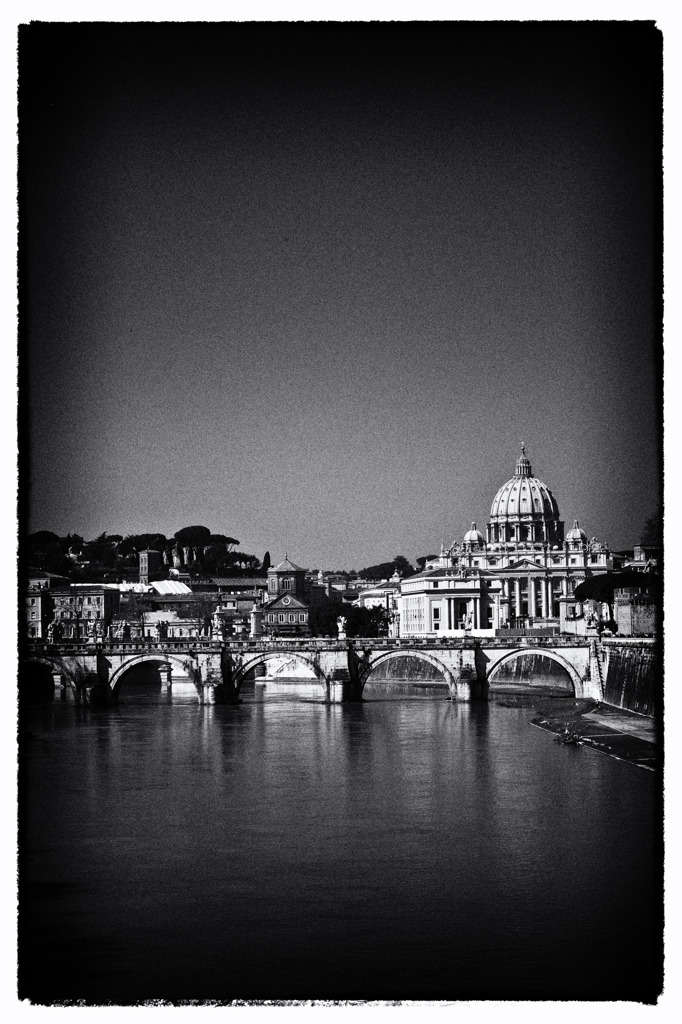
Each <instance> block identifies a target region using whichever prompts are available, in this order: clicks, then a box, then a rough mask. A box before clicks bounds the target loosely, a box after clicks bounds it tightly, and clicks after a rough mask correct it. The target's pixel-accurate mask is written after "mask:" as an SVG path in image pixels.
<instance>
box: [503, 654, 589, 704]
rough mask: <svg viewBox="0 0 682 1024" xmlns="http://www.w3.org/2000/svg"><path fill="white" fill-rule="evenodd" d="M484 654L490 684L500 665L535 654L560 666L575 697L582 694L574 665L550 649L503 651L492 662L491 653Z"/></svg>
mask: <svg viewBox="0 0 682 1024" xmlns="http://www.w3.org/2000/svg"><path fill="white" fill-rule="evenodd" d="M486 653H487V654H488V657H489V658H490V661H489V662H488V665H487V673H486V674H487V677H488V683H490V682H491V680H492V676H493V675H494V673H495V672H496V671H497V670H498V669H499V668H501V666H502V665H508V664H509V662H511V661H516V660H517V659H518V658H523V657H525V656H526V655H528V654H535V655H539V656H540V657H543V658H547V659H548V660H549V661H554V662H556V664H557V665H560V666H561V668H563V669H564V671H565V672H566V673H567V674H568V677H569V678H570V680H571V683H572V684H573V691H574V693H575V696H576V697H579V696H580V695H581V694H582V690H583V680H582V677H581V675H580V673H579V672H578V670H577V669H576V667H575V665H573V664H572V663H571V662H570V661H568V659H567V658H565V657H563V655H561V654H557V652H556V651H554V650H552V649H551V648H547V647H523V648H520V649H519V650H516V651H505V652H504V653H503V654H501V655H500V656H499V657H497V658H495V659H494V660H493V658H494V655H493V652H486Z"/></svg>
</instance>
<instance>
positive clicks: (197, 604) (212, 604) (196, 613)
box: [191, 591, 220, 633]
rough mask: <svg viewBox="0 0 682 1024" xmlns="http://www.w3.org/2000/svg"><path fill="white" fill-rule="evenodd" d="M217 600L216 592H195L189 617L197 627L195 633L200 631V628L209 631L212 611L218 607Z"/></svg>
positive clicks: (218, 598)
mask: <svg viewBox="0 0 682 1024" xmlns="http://www.w3.org/2000/svg"><path fill="white" fill-rule="evenodd" d="M219 600H220V597H219V595H218V594H207V593H205V592H201V591H198V592H195V594H194V600H193V602H192V612H191V618H192V621H193V622H194V625H195V626H196V628H197V633H201V631H202V630H206V629H207V630H209V631H210V629H211V618H212V616H213V612H214V611H215V610H216V608H217V607H218V603H219Z"/></svg>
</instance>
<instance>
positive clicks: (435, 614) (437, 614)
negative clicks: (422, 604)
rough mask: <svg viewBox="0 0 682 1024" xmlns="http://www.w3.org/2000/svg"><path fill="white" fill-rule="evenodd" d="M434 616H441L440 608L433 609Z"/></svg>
mask: <svg viewBox="0 0 682 1024" xmlns="http://www.w3.org/2000/svg"><path fill="white" fill-rule="evenodd" d="M433 617H434V619H439V618H440V608H434V609H433Z"/></svg>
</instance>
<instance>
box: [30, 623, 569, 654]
mask: <svg viewBox="0 0 682 1024" xmlns="http://www.w3.org/2000/svg"><path fill="white" fill-rule="evenodd" d="M587 643H588V640H587V639H586V638H585V637H580V636H574V635H569V634H564V635H556V634H553V633H548V632H545V631H540V630H539V629H538V630H534V631H532V632H531V631H528V630H525V631H524V630H512V629H505V630H499V631H497V635H496V636H495V637H437V638H435V637H354V638H353V639H350V640H338V639H337V638H331V637H307V638H306V637H296V638H290V637H268V638H258V639H253V640H251V639H249V640H233V639H230V640H217V639H216V640H213V639H212V638H211V637H186V638H182V639H181V638H180V637H173V638H171V639H165V640H157V639H155V638H153V637H139V638H136V639H128V640H122V639H107V640H99V641H97V642H93V641H87V640H60V641H55V642H53V643H48V642H47V640H43V639H39V638H36V639H33V640H31V641H30V643H29V645H28V647H29V650H32V651H35V652H43V653H53V654H61V655H64V654H68V653H71V654H94V653H96V652H97V651H101V652H109V653H127V654H133V653H135V652H140V653H141V652H144V651H149V650H154V651H159V652H162V651H165V652H168V653H176V654H186V655H191V654H192V653H193V652H198V651H206V652H209V651H210V652H214V653H216V652H218V651H220V650H227V651H233V652H241V653H244V654H248V653H249V652H253V653H257V652H259V651H263V652H268V651H273V652H274V651H278V652H291V653H292V654H293V653H294V652H295V651H308V652H311V651H344V650H347V649H348V647H349V646H352V647H353V648H354V649H355V650H357V651H362V649H363V648H365V647H368V648H371V649H372V650H373V651H382V650H385V651H410V650H415V649H417V650H418V649H420V648H428V649H431V650H433V649H434V648H436V649H441V650H446V649H448V648H449V649H453V648H455V649H458V650H462V649H473V648H475V647H479V646H480V647H483V648H489V647H493V648H494V647H508V646H510V645H512V646H515V645H519V646H525V645H526V644H532V646H533V647H576V646H578V647H580V646H584V645H586V644H587Z"/></svg>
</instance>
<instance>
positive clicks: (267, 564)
mask: <svg viewBox="0 0 682 1024" xmlns="http://www.w3.org/2000/svg"><path fill="white" fill-rule="evenodd" d="M271 564H272V562H271V561H270V552H269V551H266V552H265V554H264V555H263V564H262V566H261V570H262V572H267V571H268V569H269V568H270V566H271Z"/></svg>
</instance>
